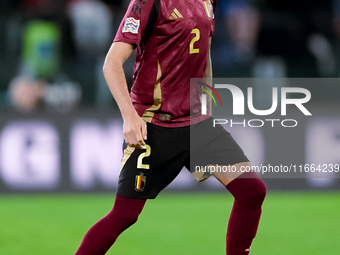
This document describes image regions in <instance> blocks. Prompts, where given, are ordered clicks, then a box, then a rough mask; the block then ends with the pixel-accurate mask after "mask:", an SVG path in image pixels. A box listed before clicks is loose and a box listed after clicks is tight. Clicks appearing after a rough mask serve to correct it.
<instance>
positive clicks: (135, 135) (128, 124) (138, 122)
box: [123, 113, 147, 149]
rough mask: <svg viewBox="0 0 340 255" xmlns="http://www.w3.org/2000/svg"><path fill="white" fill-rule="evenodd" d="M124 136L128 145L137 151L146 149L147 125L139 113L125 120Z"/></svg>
mask: <svg viewBox="0 0 340 255" xmlns="http://www.w3.org/2000/svg"><path fill="white" fill-rule="evenodd" d="M123 134H124V139H125V142H126V143H127V145H129V146H131V147H134V148H137V149H145V140H146V139H147V137H146V136H147V130H146V123H145V121H144V120H143V119H142V118H141V117H139V115H138V114H137V113H135V114H133V115H132V116H128V117H125V118H124V125H123Z"/></svg>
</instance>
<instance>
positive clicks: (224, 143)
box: [190, 119, 250, 182]
mask: <svg viewBox="0 0 340 255" xmlns="http://www.w3.org/2000/svg"><path fill="white" fill-rule="evenodd" d="M203 134H204V142H203V143H202V145H201V146H200V147H199V145H198V144H195V145H194V146H193V143H191V148H192V150H193V153H192V154H191V159H190V170H191V172H194V171H196V170H197V169H204V171H208V172H210V173H212V174H213V175H214V176H215V177H216V178H218V179H220V181H221V180H222V179H225V180H226V182H229V181H230V179H234V178H237V177H238V176H239V175H240V174H242V168H246V167H247V166H248V167H249V166H250V163H249V160H248V158H247V157H246V155H245V154H244V152H243V150H242V149H241V147H240V146H239V145H238V144H237V142H236V141H235V140H234V138H233V137H232V136H231V134H230V133H229V132H228V131H226V130H225V129H224V128H223V127H222V126H221V125H216V126H215V127H214V126H213V120H212V119H208V120H206V121H205V122H204V123H202V125H201V127H200V129H199V130H196V133H194V134H193V135H192V137H191V139H195V141H196V142H197V140H199V139H200V137H202V136H203ZM223 182H225V181H223Z"/></svg>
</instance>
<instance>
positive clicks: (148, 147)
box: [137, 144, 151, 169]
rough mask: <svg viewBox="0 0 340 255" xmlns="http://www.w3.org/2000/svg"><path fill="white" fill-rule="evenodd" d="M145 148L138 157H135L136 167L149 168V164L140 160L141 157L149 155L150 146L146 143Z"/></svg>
mask: <svg viewBox="0 0 340 255" xmlns="http://www.w3.org/2000/svg"><path fill="white" fill-rule="evenodd" d="M145 148H146V152H143V153H141V154H140V155H139V156H138V159H137V168H139V169H149V168H150V165H149V164H143V162H142V161H143V158H145V157H149V156H150V154H151V147H150V146H149V145H147V144H146V145H145Z"/></svg>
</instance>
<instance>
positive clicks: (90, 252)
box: [75, 196, 146, 255]
mask: <svg viewBox="0 0 340 255" xmlns="http://www.w3.org/2000/svg"><path fill="white" fill-rule="evenodd" d="M145 202H146V200H145V199H133V198H126V197H119V196H116V200H115V203H114V206H113V209H112V210H111V211H110V212H109V213H108V214H107V215H106V216H105V217H104V218H102V219H101V220H99V221H98V222H97V223H96V224H94V225H93V226H92V227H91V228H90V229H89V230H88V231H87V233H86V234H85V236H84V238H83V240H82V242H81V244H80V247H79V249H78V250H77V252H76V253H75V254H76V255H103V254H105V253H106V252H107V251H108V249H110V247H111V246H112V245H113V243H114V242H115V241H116V239H117V237H118V236H119V235H120V234H121V233H122V232H123V231H124V230H125V229H127V228H128V227H130V226H131V225H132V224H134V223H135V222H136V221H137V219H138V216H139V214H140V213H141V212H142V210H143V207H144V204H145Z"/></svg>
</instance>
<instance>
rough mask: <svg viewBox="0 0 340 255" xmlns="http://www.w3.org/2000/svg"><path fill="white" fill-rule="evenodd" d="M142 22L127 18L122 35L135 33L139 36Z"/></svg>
mask: <svg viewBox="0 0 340 255" xmlns="http://www.w3.org/2000/svg"><path fill="white" fill-rule="evenodd" d="M139 23H140V20H138V19H134V18H132V17H130V18H126V20H125V24H124V27H123V30H122V33H127V32H130V33H133V34H138V28H139Z"/></svg>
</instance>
